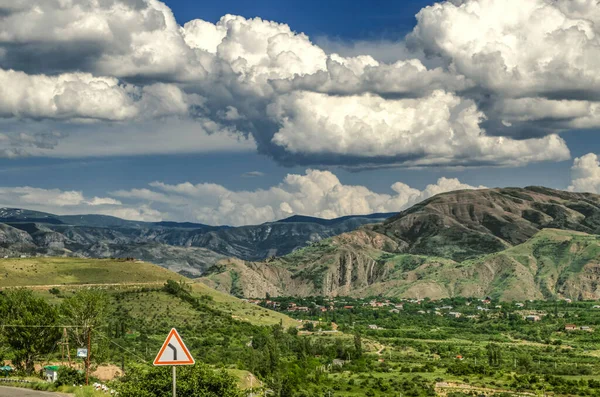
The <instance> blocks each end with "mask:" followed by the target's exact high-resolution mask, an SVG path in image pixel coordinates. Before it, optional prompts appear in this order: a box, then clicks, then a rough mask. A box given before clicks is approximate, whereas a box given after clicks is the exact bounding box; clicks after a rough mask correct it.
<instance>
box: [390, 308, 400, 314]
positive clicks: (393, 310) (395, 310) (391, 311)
mask: <svg viewBox="0 0 600 397" xmlns="http://www.w3.org/2000/svg"><path fill="white" fill-rule="evenodd" d="M390 313H394V314H398V313H400V310H398V309H391V310H390Z"/></svg>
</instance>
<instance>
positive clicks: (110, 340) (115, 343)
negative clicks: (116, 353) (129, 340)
mask: <svg viewBox="0 0 600 397" xmlns="http://www.w3.org/2000/svg"><path fill="white" fill-rule="evenodd" d="M96 335H98V336H101V337H103V338H104V339H106V340H108V341H109V342H110V343H112V344H114V345H117V346H119V347H120V348H121V349H123V350H125V351H126V352H127V353H129V354H132V355H134V356H136V357H137V358H139V359H141V360H143V361H147V359H146V358H145V357H142V356H139V355H137V354H136V353H134V352H132V351H131V350H128V349H127V348H125V347H123V346H121V345H119V344H118V343H117V342H115V341H113V340H112V339H110V338H109V337H108V336H106V335H102V334H101V333H96Z"/></svg>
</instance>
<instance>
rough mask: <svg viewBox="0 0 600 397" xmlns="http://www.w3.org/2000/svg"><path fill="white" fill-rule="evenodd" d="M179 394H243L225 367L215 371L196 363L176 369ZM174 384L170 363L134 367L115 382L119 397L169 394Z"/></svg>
mask: <svg viewBox="0 0 600 397" xmlns="http://www.w3.org/2000/svg"><path fill="white" fill-rule="evenodd" d="M177 372H178V373H177V379H178V381H177V395H178V396H179V397H192V396H193V397H242V396H243V395H244V393H243V392H242V391H241V390H239V389H238V388H237V380H236V379H235V378H233V377H232V376H231V375H229V374H228V373H227V372H225V371H214V370H213V369H212V368H210V367H209V366H207V365H205V364H202V363H197V364H195V365H192V366H185V367H180V368H178V370H177ZM172 386H173V381H172V374H171V367H152V368H143V367H133V368H131V369H130V370H129V373H128V374H127V376H126V377H125V378H124V379H123V381H122V382H120V383H118V384H117V385H116V388H117V391H118V393H119V396H120V397H162V396H167V395H170V393H171V389H172Z"/></svg>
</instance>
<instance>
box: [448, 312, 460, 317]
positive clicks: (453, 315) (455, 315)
mask: <svg viewBox="0 0 600 397" xmlns="http://www.w3.org/2000/svg"><path fill="white" fill-rule="evenodd" d="M448 316H450V317H452V318H459V317H460V316H462V313H459V312H450V313H448Z"/></svg>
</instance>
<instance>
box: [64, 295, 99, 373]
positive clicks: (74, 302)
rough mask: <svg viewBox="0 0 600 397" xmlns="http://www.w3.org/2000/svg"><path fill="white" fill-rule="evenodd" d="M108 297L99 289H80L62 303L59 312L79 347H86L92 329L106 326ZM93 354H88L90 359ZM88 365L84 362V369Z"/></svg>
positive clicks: (90, 337)
mask: <svg viewBox="0 0 600 397" xmlns="http://www.w3.org/2000/svg"><path fill="white" fill-rule="evenodd" d="M107 310H108V296H107V295H106V292H105V291H103V290H100V289H82V290H79V291H77V293H76V294H75V295H73V296H71V297H69V298H67V299H65V300H64V301H63V303H62V304H61V306H60V312H61V315H62V317H63V321H65V323H67V324H69V325H72V326H74V327H72V328H70V332H71V335H72V336H73V338H74V340H75V342H76V343H78V345H79V346H82V347H83V346H87V344H88V340H90V341H91V339H92V335H93V332H94V328H96V329H98V328H100V327H101V326H105V325H107ZM93 354H94V353H93V352H89V355H90V359H91V357H92V356H93ZM88 364H89V363H88V362H87V361H86V369H87V365H88Z"/></svg>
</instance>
